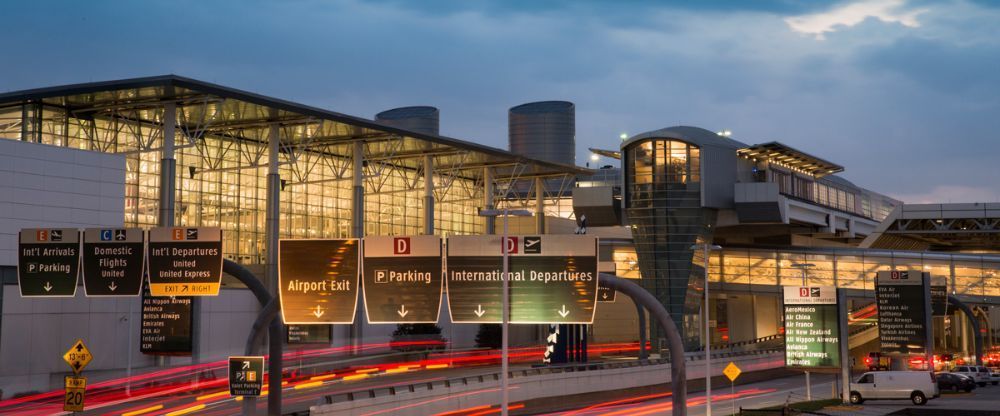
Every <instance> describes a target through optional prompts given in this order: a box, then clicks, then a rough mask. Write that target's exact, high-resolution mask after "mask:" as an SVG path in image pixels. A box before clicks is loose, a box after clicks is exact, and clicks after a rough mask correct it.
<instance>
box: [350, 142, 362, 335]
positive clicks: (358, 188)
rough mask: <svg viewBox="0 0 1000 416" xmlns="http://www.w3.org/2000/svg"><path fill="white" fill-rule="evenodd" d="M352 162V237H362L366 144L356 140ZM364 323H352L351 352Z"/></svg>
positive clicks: (358, 320) (359, 310)
mask: <svg viewBox="0 0 1000 416" xmlns="http://www.w3.org/2000/svg"><path fill="white" fill-rule="evenodd" d="M351 162H352V163H353V166H352V168H353V171H354V177H353V178H351V181H352V185H353V189H352V191H353V194H352V197H351V237H353V238H362V237H364V236H365V183H364V174H365V170H364V164H365V144H364V142H361V141H356V142H354V144H353V149H352V154H351ZM360 312H361V304H360V303H359V304H358V306H357V309H356V311H355V315H358V316H360V315H361V313H360ZM363 326H364V323H363V320H362V319H361V318H358V319H357V322H356V323H353V324H351V325H350V329H349V331H350V334H349V336H350V338H351V347H352V348H351V354H352V355H356V354H357V353H358V349H359V348H360V347H361V338H362V337H363V336H364V334H363V332H362V329H363Z"/></svg>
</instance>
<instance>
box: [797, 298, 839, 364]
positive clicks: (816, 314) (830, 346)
mask: <svg viewBox="0 0 1000 416" xmlns="http://www.w3.org/2000/svg"><path fill="white" fill-rule="evenodd" d="M784 291H785V293H784V299H785V307H784V309H785V310H784V313H785V366H786V367H790V368H806V369H808V368H823V367H825V368H836V367H839V366H840V331H841V328H840V324H839V323H840V318H839V316H838V315H837V313H838V306H837V289H836V288H835V287H833V286H812V287H799V286H785V287H784Z"/></svg>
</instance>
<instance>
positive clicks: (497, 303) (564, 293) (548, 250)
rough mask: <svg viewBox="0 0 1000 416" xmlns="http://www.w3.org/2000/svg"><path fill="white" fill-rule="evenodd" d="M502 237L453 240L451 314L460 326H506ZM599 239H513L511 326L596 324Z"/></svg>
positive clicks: (450, 249) (450, 243) (450, 248)
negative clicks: (486, 324) (492, 324)
mask: <svg viewBox="0 0 1000 416" xmlns="http://www.w3.org/2000/svg"><path fill="white" fill-rule="evenodd" d="M501 238H502V237H501V236H497V235H484V236H464V235H463V236H453V237H449V238H448V254H447V265H448V269H447V272H448V273H447V285H448V310H449V313H450V314H451V320H452V322H456V323H500V322H501V319H502V318H501V299H502V296H503V291H502V287H503V281H502V280H501V275H502V270H503V269H502V267H503V263H502V262H503V252H502V246H501V245H500V239H501ZM597 247H598V245H597V238H596V237H594V236H587V235H570V234H567V235H540V236H530V235H529V236H510V237H508V238H507V248H508V253H509V255H510V258H509V261H510V263H509V282H510V284H509V288H510V322H511V323H515V324H546V323H577V324H589V323H592V322H593V321H594V306H595V304H596V303H597V282H598V273H597Z"/></svg>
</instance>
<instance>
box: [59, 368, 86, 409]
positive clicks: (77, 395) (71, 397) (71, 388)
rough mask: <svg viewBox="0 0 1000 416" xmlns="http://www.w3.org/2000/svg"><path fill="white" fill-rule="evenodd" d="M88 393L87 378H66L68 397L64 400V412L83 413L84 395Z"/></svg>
mask: <svg viewBox="0 0 1000 416" xmlns="http://www.w3.org/2000/svg"><path fill="white" fill-rule="evenodd" d="M86 391H87V378H86V377H80V376H66V397H65V399H64V400H63V411H64V412H82V411H83V395H84V393H85V392H86Z"/></svg>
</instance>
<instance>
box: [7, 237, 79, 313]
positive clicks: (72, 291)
mask: <svg viewBox="0 0 1000 416" xmlns="http://www.w3.org/2000/svg"><path fill="white" fill-rule="evenodd" d="M18 242H19V244H18V247H17V283H18V287H19V288H20V289H21V296H22V297H29V296H30V297H61V296H66V297H72V296H74V295H76V280H77V276H78V275H79V273H80V232H79V231H77V229H75V228H46V229H34V228H28V229H23V230H21V233H20V235H19V236H18Z"/></svg>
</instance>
